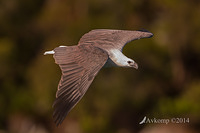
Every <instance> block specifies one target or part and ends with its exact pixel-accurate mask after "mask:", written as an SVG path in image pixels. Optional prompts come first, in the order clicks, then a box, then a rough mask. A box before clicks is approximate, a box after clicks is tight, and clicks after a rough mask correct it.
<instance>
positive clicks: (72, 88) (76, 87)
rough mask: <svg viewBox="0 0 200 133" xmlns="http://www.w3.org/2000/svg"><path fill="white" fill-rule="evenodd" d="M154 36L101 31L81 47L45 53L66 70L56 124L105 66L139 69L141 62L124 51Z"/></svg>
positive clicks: (91, 34) (85, 38)
mask: <svg viewBox="0 0 200 133" xmlns="http://www.w3.org/2000/svg"><path fill="white" fill-rule="evenodd" d="M152 36H153V34H152V33H150V32H148V31H127V30H106V29H98V30H92V31H90V32H89V33H86V34H85V35H83V36H82V38H81V39H80V41H79V43H78V45H77V46H60V47H57V48H55V49H54V50H52V51H47V52H45V55H46V54H54V56H53V57H54V59H55V62H56V64H58V65H59V66H60V68H61V71H62V76H61V80H60V82H59V85H58V90H57V93H56V100H55V102H54V104H53V108H54V113H53V118H54V120H55V123H56V125H57V126H58V125H59V124H61V123H62V122H63V120H64V119H65V117H66V115H67V114H68V113H69V111H70V110H71V109H72V108H73V107H74V106H75V105H76V104H77V103H78V102H79V100H80V99H81V98H82V97H83V95H84V94H85V93H86V91H87V89H88V88H89V86H90V84H91V83H92V81H93V80H94V77H95V76H96V75H97V73H98V72H99V70H100V69H101V68H102V67H103V66H104V65H105V63H108V64H109V63H111V64H112V65H114V66H121V67H134V68H136V69H137V67H138V66H137V63H136V62H134V60H132V59H130V58H128V57H126V56H124V55H123V54H122V53H121V51H122V49H123V47H124V45H125V44H126V43H128V42H130V41H132V40H136V39H140V38H147V37H152Z"/></svg>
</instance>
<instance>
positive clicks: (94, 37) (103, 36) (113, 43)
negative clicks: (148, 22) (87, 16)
mask: <svg viewBox="0 0 200 133" xmlns="http://www.w3.org/2000/svg"><path fill="white" fill-rule="evenodd" d="M152 36H153V34H152V33H150V32H149V31H147V30H141V31H130V30H110V29H96V30H92V31H90V32H88V33H86V34H84V35H83V36H82V37H81V39H80V41H79V45H83V44H93V45H95V46H97V47H99V48H102V49H104V50H105V49H113V48H115V49H119V50H122V49H123V47H124V45H126V44H127V43H128V42H130V41H133V40H137V39H140V38H149V37H152Z"/></svg>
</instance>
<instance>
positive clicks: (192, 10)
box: [0, 0, 200, 133]
mask: <svg viewBox="0 0 200 133" xmlns="http://www.w3.org/2000/svg"><path fill="white" fill-rule="evenodd" d="M101 28H104V29H127V30H139V29H141V28H144V29H147V30H149V31H150V32H152V33H153V34H154V37H153V38H150V39H141V40H138V41H134V42H131V43H129V44H128V45H126V47H125V48H124V51H123V52H124V54H125V55H127V56H128V57H130V58H132V59H134V60H135V61H136V62H137V63H138V64H139V69H138V70H135V69H131V68H104V69H102V70H101V71H100V72H99V74H98V76H97V77H96V78H95V80H94V82H93V83H92V85H91V86H90V88H89V90H88V92H87V93H86V95H85V96H84V97H83V99H82V100H81V101H80V102H79V103H78V104H77V106H76V107H75V108H74V109H73V110H72V111H71V112H70V113H69V115H68V116H67V117H66V119H65V121H64V122H63V124H62V125H61V126H59V127H58V128H57V127H56V126H55V124H54V123H53V119H52V112H53V109H52V103H53V101H54V99H55V92H56V89H57V84H58V82H59V80H60V76H61V72H60V69H59V67H58V66H57V65H56V64H54V59H53V57H52V56H43V53H44V52H45V51H47V50H52V49H54V48H55V47H57V46H59V45H76V44H77V42H78V41H79V38H80V37H81V36H82V35H83V34H84V33H86V32H88V31H90V30H92V29H101ZM199 38H200V1H199V0H173V1H172V0H151V1H150V0H123V1H122V0H85V1H84V0H1V1H0V133H152V132H154V133H168V132H170V133H171V132H172V131H173V132H177V133H179V132H180V133H196V132H199V131H200V103H199V102H200V44H199ZM144 116H147V117H148V118H158V119H161V118H169V119H170V118H189V119H190V121H189V123H185V124H172V123H171V124H168V125H165V124H155V123H154V124H152V123H150V124H142V125H139V122H140V121H141V120H142V119H143V118H144Z"/></svg>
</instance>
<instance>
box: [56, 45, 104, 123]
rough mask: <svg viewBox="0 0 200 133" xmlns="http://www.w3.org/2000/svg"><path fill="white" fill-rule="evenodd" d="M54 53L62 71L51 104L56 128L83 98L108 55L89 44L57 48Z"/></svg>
mask: <svg viewBox="0 0 200 133" xmlns="http://www.w3.org/2000/svg"><path fill="white" fill-rule="evenodd" d="M54 51H55V54H54V58H55V62H56V63H57V64H59V66H60V69H61V71H62V76H61V80H60V82H59V85H58V90H57V93H56V100H55V102H54V104H53V107H54V113H53V117H54V121H55V123H56V125H57V126H58V125H59V124H61V123H62V121H63V120H64V118H65V117H66V115H67V114H68V113H69V111H70V110H71V109H72V108H73V107H74V106H75V105H76V104H77V103H78V101H79V100H80V99H81V98H82V97H83V95H84V94H85V92H86V91H87V89H88V87H89V86H90V84H91V83H92V81H93V79H94V77H95V76H96V74H97V73H98V71H99V70H100V69H101V68H102V67H103V65H104V64H105V63H106V61H107V59H108V55H107V53H106V52H105V51H103V50H102V49H100V48H98V47H94V46H92V45H90V44H89V45H82V46H70V47H57V48H55V49H54Z"/></svg>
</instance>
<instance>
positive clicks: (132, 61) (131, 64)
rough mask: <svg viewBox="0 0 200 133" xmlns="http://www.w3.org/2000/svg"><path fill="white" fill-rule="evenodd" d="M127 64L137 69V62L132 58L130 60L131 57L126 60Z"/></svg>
mask: <svg viewBox="0 0 200 133" xmlns="http://www.w3.org/2000/svg"><path fill="white" fill-rule="evenodd" d="M127 66H128V67H133V68H135V69H138V64H137V63H136V62H135V61H134V60H132V59H129V60H128V61H127Z"/></svg>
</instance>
